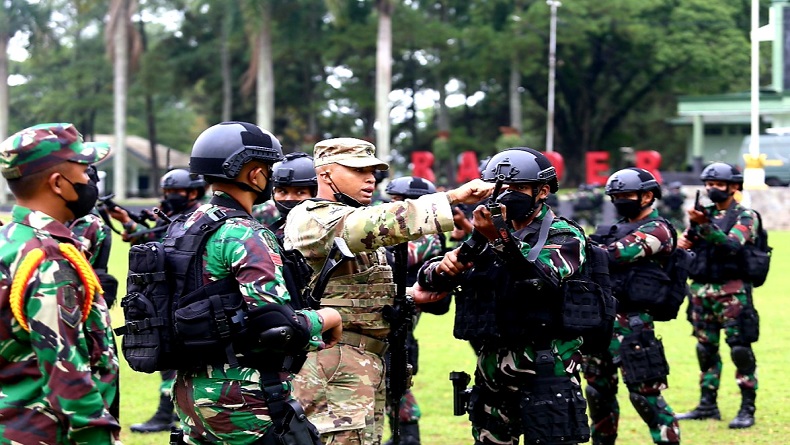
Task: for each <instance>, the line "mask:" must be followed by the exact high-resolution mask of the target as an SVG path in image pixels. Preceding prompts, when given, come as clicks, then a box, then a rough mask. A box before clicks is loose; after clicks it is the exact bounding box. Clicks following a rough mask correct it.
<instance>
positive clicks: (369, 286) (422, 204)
mask: <svg viewBox="0 0 790 445" xmlns="http://www.w3.org/2000/svg"><path fill="white" fill-rule="evenodd" d="M452 225H453V218H452V211H451V209H450V203H449V201H448V199H447V195H446V194H444V193H435V194H431V195H425V196H422V197H420V198H419V199H407V200H404V201H397V202H389V203H383V204H379V205H376V206H367V207H359V208H355V207H351V206H348V205H346V204H343V203H340V202H334V201H326V200H306V201H304V202H302V203H301V204H299V205H297V206H296V207H295V208H294V209H293V210H291V212H290V213H289V214H288V222H287V223H286V224H285V230H284V233H285V238H284V243H285V248H286V249H297V250H299V251H300V252H301V253H302V254H303V255H304V256H305V258H306V259H307V261H308V263H309V264H310V265H311V266H312V267H313V270H315V271H318V270H320V269H321V266H322V264H323V262H324V259H325V258H326V255H327V253H328V252H329V249H330V248H331V247H332V243H333V240H334V238H335V237H340V238H343V239H344V240H345V241H346V243H347V244H348V247H349V249H351V251H352V252H354V253H355V254H356V261H355V263H354V264H353V265H351V267H350V269H349V270H346V271H345V272H344V273H342V275H341V276H338V275H335V278H333V279H332V280H331V281H330V285H329V286H327V290H326V293H325V294H324V298H323V299H322V304H325V305H327V306H333V307H335V308H336V309H337V310H338V311H340V313H341V315H342V316H343V329H344V330H349V331H355V332H362V333H364V334H368V335H372V336H374V337H377V338H383V337H385V336H386V334H387V331H388V329H389V326H388V324H387V323H386V322H385V321H383V320H382V317H381V310H382V308H383V307H384V305H386V304H390V303H391V302H392V298H393V297H394V289H395V288H394V283H393V281H392V270H391V269H390V267H389V266H388V265H387V263H386V254H385V252H384V249H383V247H385V246H394V245H396V244H400V243H403V242H406V241H410V240H416V239H418V238H420V237H422V236H424V235H428V234H435V233H440V232H443V231H447V230H450V229H451V228H452ZM340 299H345V300H359V301H357V302H354V301H346V302H342V301H337V300H340ZM361 300H365V301H364V302H363V301H361ZM348 303H350V304H348Z"/></svg>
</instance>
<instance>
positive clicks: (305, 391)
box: [284, 138, 493, 445]
mask: <svg viewBox="0 0 790 445" xmlns="http://www.w3.org/2000/svg"><path fill="white" fill-rule="evenodd" d="M374 151H375V147H374V146H373V144H371V143H369V142H366V141H362V140H359V139H353V138H337V139H329V140H325V141H321V142H319V143H317V144H316V145H315V152H314V164H315V168H316V173H317V175H318V198H320V200H316V201H313V200H309V201H304V202H303V203H301V204H299V205H298V206H296V207H295V208H294V209H293V210H292V211H291V213H289V215H288V222H287V223H286V225H285V239H284V243H285V248H286V249H298V250H299V251H300V252H301V253H302V254H303V255H304V256H305V258H307V261H308V262H309V263H310V264H311V266H313V269H314V270H318V268H319V266H320V265H321V264H322V263H323V261H324V259H325V258H326V255H327V253H328V251H329V249H330V247H331V245H332V240H333V239H334V238H335V237H342V238H343V239H344V240H345V241H346V243H347V244H348V247H349V248H350V249H351V251H352V252H354V253H355V254H356V260H355V261H354V262H353V263H350V264H349V267H348V268H347V270H345V271H341V272H342V273H340V274H336V275H335V276H334V277H333V279H332V280H331V281H330V282H329V285H328V286H327V288H326V292H325V294H324V297H323V299H322V300H321V305H322V306H324V307H335V308H337V309H338V310H339V311H340V312H341V313H342V314H343V338H342V339H341V341H340V345H339V347H337V348H332V349H326V350H323V351H319V352H317V353H310V354H308V358H307V362H306V363H305V365H304V367H303V368H302V371H301V372H300V373H299V374H298V375H297V376H296V378H295V379H294V394H295V396H296V397H297V399H298V400H299V401H300V402H301V403H302V404H303V405H304V406H305V412H306V413H307V414H308V416H309V418H310V421H311V422H313V423H314V424H315V425H316V427H317V428H318V430H319V432H320V433H321V434H322V441H323V442H324V443H332V444H364V445H378V444H380V443H381V436H382V432H383V424H384V404H385V383H384V382H385V379H384V364H383V361H382V355H383V354H384V352H385V351H386V348H387V344H386V343H385V339H386V337H387V334H388V332H389V324H388V323H387V322H386V321H385V320H384V319H383V316H382V310H383V308H384V306H385V305H388V304H392V303H393V301H394V295H395V284H394V283H393V281H392V269H391V268H390V266H389V265H388V264H387V261H386V251H385V249H384V247H385V246H392V245H396V244H400V243H403V242H406V241H409V240H414V239H417V238H419V237H421V236H424V235H427V234H432V233H440V232H444V231H447V230H449V229H450V228H451V227H452V211H451V207H450V206H451V205H452V204H457V203H460V202H478V201H479V200H481V199H483V198H484V197H486V196H487V195H488V194H490V193H491V190H492V188H493V187H492V185H491V184H485V183H483V182H482V181H479V180H476V181H472V182H470V183H467V184H465V185H463V186H461V187H459V188H457V189H454V190H450V191H449V192H446V193H436V194H432V195H425V196H423V197H421V198H419V199H416V200H411V199H407V200H405V201H402V202H391V203H384V204H380V205H377V206H369V205H370V202H371V200H372V198H373V192H374V189H375V177H374V171H375V170H377V169H378V170H382V169H383V170H386V169H387V168H389V167H388V165H387V164H386V163H384V162H383V161H381V160H379V159H377V158H376V157H375V156H374ZM416 302H417V303H420V302H421V301H416Z"/></svg>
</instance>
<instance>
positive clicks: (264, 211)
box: [252, 199, 280, 228]
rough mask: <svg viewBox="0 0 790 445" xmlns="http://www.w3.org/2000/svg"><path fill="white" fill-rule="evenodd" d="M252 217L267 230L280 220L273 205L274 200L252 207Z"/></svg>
mask: <svg viewBox="0 0 790 445" xmlns="http://www.w3.org/2000/svg"><path fill="white" fill-rule="evenodd" d="M252 217H253V218H255V219H257V220H258V221H259V222H260V223H261V224H263V225H264V226H266V227H267V228H268V227H271V225H272V224H274V223H276V222H277V220H278V219H280V211H279V210H277V206H275V205H274V200H272V199H270V200H268V201H266V202H264V203H263V204H257V205H254V206H252Z"/></svg>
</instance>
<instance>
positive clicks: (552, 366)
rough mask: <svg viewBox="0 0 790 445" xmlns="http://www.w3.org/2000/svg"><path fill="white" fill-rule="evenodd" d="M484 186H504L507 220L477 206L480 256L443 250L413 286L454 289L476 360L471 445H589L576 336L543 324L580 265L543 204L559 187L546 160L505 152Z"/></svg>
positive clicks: (531, 153)
mask: <svg viewBox="0 0 790 445" xmlns="http://www.w3.org/2000/svg"><path fill="white" fill-rule="evenodd" d="M482 178H483V180H485V181H491V182H493V181H495V180H497V179H503V180H504V183H505V184H508V187H509V189H508V190H507V191H506V192H504V193H503V194H501V195H500V196H499V197H498V198H497V202H498V203H499V204H500V205H501V206H502V210H503V216H504V218H505V221H502V219H501V218H497V219H496V220H495V219H494V218H493V216H492V214H491V211H489V209H488V208H487V207H486V206H482V205H481V206H478V207H477V208H476V209H475V211H474V226H475V231H476V233H475V234H473V236H472V239H473V240H477V242H482V243H483V247H482V249H479V250H478V249H475V250H477V253H476V255H475V256H473V257H472V258H464V257H463V256H461V257H459V255H461V252H462V251H463V250H462V248H459V249H456V250H453V251H451V252H448V253H447V254H445V255H444V257H443V258H441V260H439V261H433V262H430V263H428V264H426V265H425V266H423V268H422V269H421V270H420V275H419V278H418V280H419V285H420V286H421V287H420V289H424V290H425V291H431V292H441V291H449V290H450V289H453V288H455V287H456V286H458V285H460V290H459V291H456V292H455V298H456V319H455V327H454V332H453V333H454V335H455V336H456V338H461V339H465V340H469V341H470V342H471V343H472V346H473V347H474V348H475V351H476V352H477V369H476V370H475V380H474V381H475V385H474V387H473V389H472V395H471V401H470V402H469V407H468V409H469V417H470V420H471V422H472V435H473V437H474V440H475V444H476V445H483V444H485V445H488V444H491V445H516V444H518V443H519V438H520V437H521V436H522V435H523V436H524V443H526V444H535V443H551V444H560V443H562V444H569V443H578V442H586V441H587V440H588V439H589V427H588V426H587V416H586V415H585V414H584V411H585V408H586V404H585V402H584V398H583V397H582V391H581V386H580V383H581V381H580V375H579V371H580V368H581V363H582V355H581V353H580V352H579V348H580V346H581V345H582V338H581V337H578V336H571V335H567V334H563V332H562V328H561V327H560V326H556V325H554V324H552V322H550V321H548V320H553V319H556V318H557V315H558V314H557V313H556V312H555V311H554V310H553V309H551V308H553V307H555V306H556V307H559V306H561V301H562V300H563V299H564V295H563V292H562V291H561V290H560V286H559V284H560V281H561V280H563V279H565V278H568V277H571V276H572V275H574V274H576V273H577V272H579V271H580V270H581V268H582V267H583V265H584V264H585V261H586V255H585V245H586V241H585V236H584V232H583V231H582V230H581V229H580V228H579V227H578V226H577V225H575V224H573V223H571V222H569V221H567V220H565V219H561V218H555V216H554V213H553V211H552V210H551V208H549V206H548V205H546V204H545V201H546V197H547V196H548V195H549V194H550V193H554V192H556V191H557V189H558V183H557V176H556V172H555V170H554V167H553V166H552V165H551V163H550V162H549V160H548V159H547V158H546V157H545V156H544V155H543V154H542V153H540V152H538V151H536V150H533V149H531V148H526V147H516V148H511V149H507V150H504V151H502V152H501V153H498V154H496V155H494V156H493V157H492V158H491V159H490V160H489V161H488V164H487V165H486V167H485V169H484V171H483V174H482ZM502 224H505V226H504V227H503V226H502ZM541 228H544V230H541ZM541 233H544V235H540V234H541ZM535 249H539V250H535ZM531 254H532V255H531ZM520 280H525V281H520ZM519 283H523V285H521V284H519ZM420 292H422V291H421V290H418V293H420ZM548 388H551V389H548ZM544 389H548V391H549V392H552V394H544V393H542V391H543V390H544ZM555 393H560V394H562V395H563V396H564V397H562V398H560V399H557V398H556V397H557V396H556V394H555ZM545 397H549V398H548V399H546V398H545ZM559 404H562V405H561V406H559ZM552 413H561V414H560V415H559V418H558V417H554V416H553V414H552Z"/></svg>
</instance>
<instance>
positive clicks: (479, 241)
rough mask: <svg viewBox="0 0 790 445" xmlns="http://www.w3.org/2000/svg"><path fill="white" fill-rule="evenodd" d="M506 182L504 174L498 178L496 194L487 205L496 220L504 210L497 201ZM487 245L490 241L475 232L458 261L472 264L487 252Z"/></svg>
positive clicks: (463, 244) (462, 246)
mask: <svg viewBox="0 0 790 445" xmlns="http://www.w3.org/2000/svg"><path fill="white" fill-rule="evenodd" d="M504 181H505V175H504V174H500V175H499V176H497V179H496V184H495V185H494V193H492V194H491V198H489V200H488V202H487V203H486V207H487V208H488V211H489V212H491V216H492V217H494V218H496V217H497V216H499V217H501V216H502V208H501V207H500V206H499V203H497V202H496V199H497V197H498V196H499V191H500V190H502V184H504ZM487 245H488V239H487V238H486V237H485V235H483V234H482V233H480V232H478V231H477V230H473V231H472V234H471V235H470V236H469V239H467V240H466V241H464V242H463V243H462V244H461V250H459V251H458V261H460V262H462V263H464V264H466V263H469V262H471V261H472V260H473V259H474V258H475V257H476V256H478V255H480V254H481V253H482V252H483V250H485V248H486V246H487Z"/></svg>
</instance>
